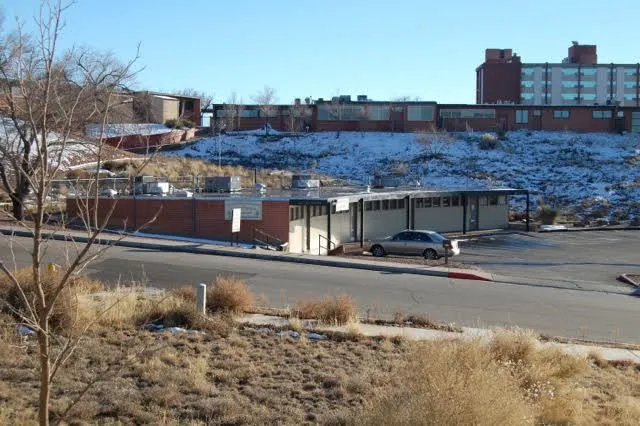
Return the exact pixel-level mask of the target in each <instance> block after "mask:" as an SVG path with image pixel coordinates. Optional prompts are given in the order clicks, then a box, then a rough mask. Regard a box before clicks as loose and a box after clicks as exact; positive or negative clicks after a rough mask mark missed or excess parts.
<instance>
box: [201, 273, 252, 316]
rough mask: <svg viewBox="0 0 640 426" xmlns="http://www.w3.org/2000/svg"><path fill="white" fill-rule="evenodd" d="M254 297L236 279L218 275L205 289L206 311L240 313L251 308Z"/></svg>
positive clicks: (238, 279)
mask: <svg viewBox="0 0 640 426" xmlns="http://www.w3.org/2000/svg"><path fill="white" fill-rule="evenodd" d="M254 302H255V297H254V296H253V293H251V291H250V290H249V288H248V287H247V285H246V284H245V282H244V281H243V280H242V279H240V278H238V277H234V276H231V277H225V276H222V275H219V276H218V277H217V278H216V281H215V283H214V284H213V285H212V286H210V287H208V288H207V309H208V310H209V311H211V312H228V313H234V314H238V313H242V312H246V311H248V310H249V308H251V307H252V306H253V304H254Z"/></svg>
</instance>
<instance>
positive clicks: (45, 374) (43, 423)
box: [38, 320, 51, 426]
mask: <svg viewBox="0 0 640 426" xmlns="http://www.w3.org/2000/svg"><path fill="white" fill-rule="evenodd" d="M48 322H49V321H48V320H44V321H40V328H41V329H42V330H38V346H39V355H40V398H39V406H38V420H39V424H40V426H48V425H49V398H50V394H51V383H50V382H49V377H50V375H51V361H50V356H49V349H50V347H49V334H48V333H49V324H48Z"/></svg>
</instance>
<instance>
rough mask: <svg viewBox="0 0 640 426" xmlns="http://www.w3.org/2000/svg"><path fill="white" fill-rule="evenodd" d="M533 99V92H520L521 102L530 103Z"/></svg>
mask: <svg viewBox="0 0 640 426" xmlns="http://www.w3.org/2000/svg"><path fill="white" fill-rule="evenodd" d="M533 99H534V94H533V93H521V94H520V101H521V102H522V103H523V104H532V103H533Z"/></svg>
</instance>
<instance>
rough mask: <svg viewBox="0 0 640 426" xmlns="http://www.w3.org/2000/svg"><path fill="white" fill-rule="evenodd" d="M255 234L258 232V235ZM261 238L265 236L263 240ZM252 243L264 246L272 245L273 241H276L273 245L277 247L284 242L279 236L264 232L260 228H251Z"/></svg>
mask: <svg viewBox="0 0 640 426" xmlns="http://www.w3.org/2000/svg"><path fill="white" fill-rule="evenodd" d="M256 234H258V235H259V237H258V236H257V235H256ZM261 238H265V240H263V239H261ZM253 243H254V244H256V245H258V243H260V244H263V245H266V246H272V245H274V244H273V243H276V244H275V245H276V246H278V247H279V246H281V245H282V244H283V243H284V241H282V240H281V239H280V238H277V237H274V236H273V235H271V234H268V233H266V232H264V231H263V230H262V229H258V228H253Z"/></svg>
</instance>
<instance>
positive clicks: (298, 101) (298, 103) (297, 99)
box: [293, 98, 301, 105]
mask: <svg viewBox="0 0 640 426" xmlns="http://www.w3.org/2000/svg"><path fill="white" fill-rule="evenodd" d="M293 103H294V105H300V103H301V102H300V98H295V99H294V100H293Z"/></svg>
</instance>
